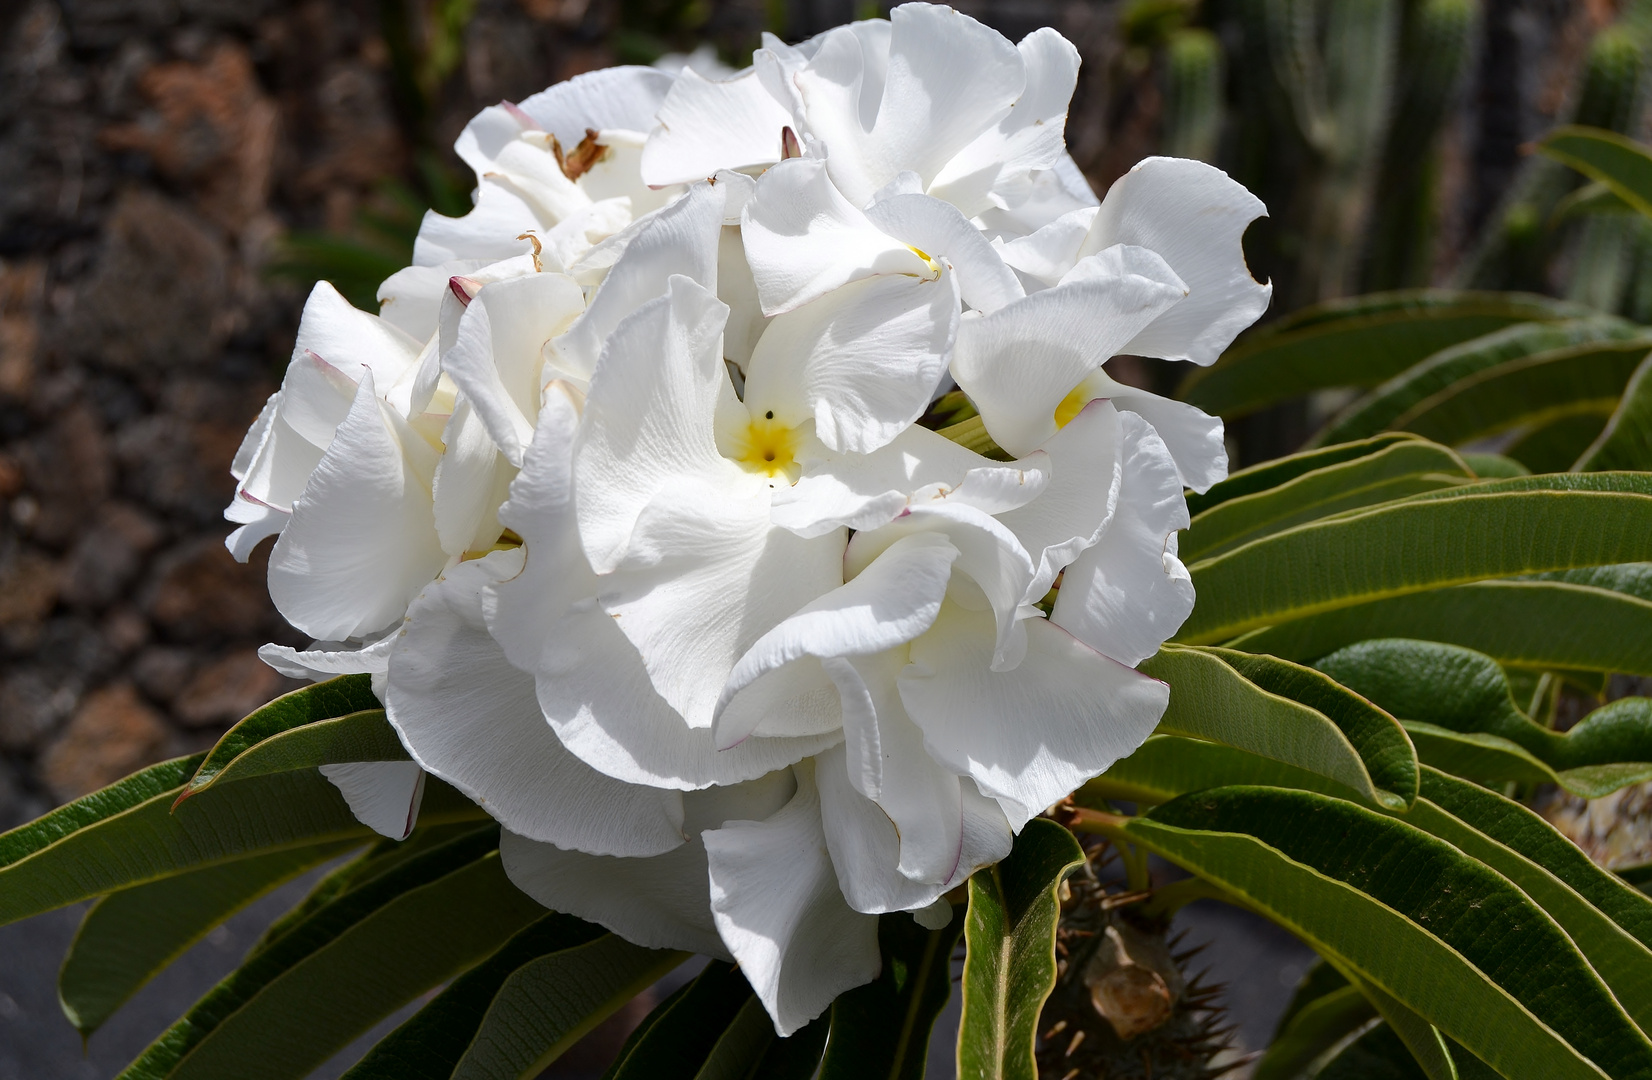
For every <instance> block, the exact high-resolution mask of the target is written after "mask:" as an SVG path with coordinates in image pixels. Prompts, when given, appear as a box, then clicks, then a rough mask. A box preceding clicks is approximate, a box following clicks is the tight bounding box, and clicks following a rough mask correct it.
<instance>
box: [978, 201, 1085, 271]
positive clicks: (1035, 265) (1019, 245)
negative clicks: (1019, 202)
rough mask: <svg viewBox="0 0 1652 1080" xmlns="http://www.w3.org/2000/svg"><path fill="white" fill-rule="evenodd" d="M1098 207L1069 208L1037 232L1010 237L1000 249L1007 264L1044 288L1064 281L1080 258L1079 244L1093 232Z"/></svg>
mask: <svg viewBox="0 0 1652 1080" xmlns="http://www.w3.org/2000/svg"><path fill="white" fill-rule="evenodd" d="M1096 212H1097V211H1096V207H1094V206H1085V207H1081V208H1079V209H1077V210H1071V211H1068V212H1067V213H1065V214H1062V215H1061V216H1060V217H1058V218H1056V219H1055V220H1054V221H1051V222H1049V223H1048V224H1046V225H1043V226H1041V227H1039V229H1038V230H1037V231H1036V232H1033V233H1029V234H1028V235H1026V236H1018V237H1016V238H1014V239H1013V240H1009V241H1006V242H1005V243H1004V245H1003V246H1002V247H1000V248H999V249H998V254H999V257H1001V258H1002V259H1003V260H1004V264H1005V265H1006V266H1008V267H1010V268H1011V269H1012V270H1015V271H1016V272H1017V273H1019V274H1020V275H1022V279H1023V280H1024V281H1025V280H1030V281H1031V282H1032V283H1033V284H1034V285H1037V286H1041V287H1043V288H1049V287H1051V286H1054V285H1057V284H1060V282H1061V279H1062V278H1063V277H1065V276H1066V275H1067V271H1069V270H1071V269H1072V268H1073V264H1074V263H1076V262H1078V251H1079V248H1081V247H1083V246H1084V241H1085V238H1086V237H1088V236H1089V235H1090V225H1091V223H1092V222H1094V221H1095V219H1096Z"/></svg>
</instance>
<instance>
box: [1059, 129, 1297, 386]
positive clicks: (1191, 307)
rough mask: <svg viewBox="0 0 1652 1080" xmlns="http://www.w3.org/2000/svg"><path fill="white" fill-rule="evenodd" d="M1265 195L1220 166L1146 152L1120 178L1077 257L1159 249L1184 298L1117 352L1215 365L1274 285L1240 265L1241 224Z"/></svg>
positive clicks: (1259, 210) (1258, 213) (1256, 212)
mask: <svg viewBox="0 0 1652 1080" xmlns="http://www.w3.org/2000/svg"><path fill="white" fill-rule="evenodd" d="M1267 212H1268V211H1267V207H1265V206H1263V205H1262V200H1260V199H1258V198H1257V197H1256V196H1254V195H1252V194H1251V193H1250V192H1248V191H1246V190H1245V188H1244V185H1242V184H1240V183H1238V182H1236V181H1234V180H1232V179H1230V178H1229V177H1228V175H1227V173H1224V172H1223V171H1222V170H1220V169H1217V168H1214V167H1212V166H1210V165H1206V164H1205V163H1203V162H1201V161H1191V160H1188V159H1186V158H1162V157H1151V158H1147V159H1146V160H1145V161H1142V162H1140V163H1139V164H1137V165H1136V167H1135V168H1133V169H1131V170H1130V171H1129V172H1128V173H1125V174H1124V175H1123V176H1121V177H1119V179H1118V180H1116V181H1115V182H1114V183H1113V186H1112V188H1110V189H1109V190H1108V192H1107V197H1106V198H1105V199H1103V200H1102V203H1101V210H1100V212H1098V213H1097V214H1096V219H1095V223H1094V224H1092V225H1091V226H1090V235H1089V237H1088V238H1086V240H1085V242H1084V246H1083V248H1081V249H1080V251H1079V255H1080V257H1083V256H1085V255H1090V254H1092V253H1094V252H1098V251H1102V250H1104V249H1106V248H1109V247H1111V246H1112V245H1114V244H1135V245H1138V246H1140V247H1145V248H1148V249H1150V250H1152V251H1155V252H1157V253H1158V254H1159V255H1160V256H1161V257H1162V258H1163V259H1164V261H1165V262H1167V263H1169V264H1170V268H1171V269H1172V270H1174V271H1175V272H1176V274H1177V276H1178V277H1180V278H1181V279H1182V280H1183V281H1185V282H1186V283H1187V287H1188V290H1189V291H1188V297H1187V300H1186V301H1185V302H1183V303H1181V304H1178V305H1176V307H1175V308H1174V309H1172V310H1171V311H1169V312H1166V313H1165V314H1164V315H1161V316H1160V317H1159V318H1158V319H1157V320H1155V321H1154V322H1153V324H1152V325H1151V326H1148V327H1147V328H1146V329H1144V330H1143V331H1142V332H1141V333H1140V334H1139V335H1138V336H1137V337H1136V338H1135V339H1134V340H1132V341H1131V342H1130V343H1129V345H1128V346H1127V347H1126V348H1124V349H1122V350H1120V351H1122V352H1128V353H1133V354H1136V355H1139V356H1162V357H1164V358H1166V359H1168V360H1191V361H1193V362H1194V363H1195V364H1212V363H1215V362H1216V358H1217V357H1218V356H1220V355H1221V354H1222V350H1223V349H1225V348H1227V347H1228V345H1229V344H1231V343H1232V341H1233V339H1234V338H1235V337H1237V336H1238V334H1239V331H1241V330H1243V329H1244V328H1245V327H1247V326H1249V325H1250V324H1251V323H1253V322H1255V321H1256V320H1257V319H1258V318H1260V317H1261V315H1262V313H1263V312H1264V311H1266V310H1267V309H1268V300H1269V298H1271V297H1272V296H1273V285H1272V284H1268V285H1259V284H1257V282H1256V280H1255V279H1254V278H1252V277H1251V276H1250V270H1249V269H1247V268H1246V266H1245V250H1244V245H1243V238H1244V235H1245V228H1246V227H1247V226H1248V225H1249V224H1250V223H1251V222H1252V221H1254V220H1256V219H1257V218H1259V217H1262V216H1264V215H1266V214H1267Z"/></svg>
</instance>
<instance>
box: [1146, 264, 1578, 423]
mask: <svg viewBox="0 0 1652 1080" xmlns="http://www.w3.org/2000/svg"><path fill="white" fill-rule="evenodd" d="M1590 314H1592V312H1591V311H1590V309H1588V308H1586V307H1584V306H1583V305H1581V304H1569V303H1566V302H1564V301H1558V300H1550V299H1548V298H1547V297H1540V296H1530V295H1525V294H1521V293H1474V292H1450V291H1446V290H1427V289H1425V290H1419V291H1416V292H1395V293H1375V294H1372V295H1368V296H1359V297H1354V298H1352V299H1349V300H1338V301H1332V302H1330V303H1328V304H1321V305H1319V306H1318V307H1314V308H1309V309H1307V310H1305V311H1301V312H1297V313H1296V314H1294V315H1292V316H1290V317H1289V318H1286V319H1281V320H1280V321H1279V322H1277V323H1275V324H1274V325H1273V326H1271V327H1269V328H1267V329H1266V330H1263V331H1259V332H1257V333H1255V334H1252V335H1250V336H1249V337H1248V338H1246V339H1245V340H1243V341H1241V342H1239V343H1238V344H1237V345H1235V346H1234V347H1232V348H1230V349H1229V350H1228V351H1227V353H1226V354H1225V355H1224V356H1223V357H1222V359H1221V360H1219V361H1217V363H1216V364H1215V365H1214V366H1212V367H1209V368H1204V369H1201V370H1198V371H1195V372H1193V373H1192V374H1191V375H1189V376H1188V377H1187V379H1186V380H1185V381H1184V382H1183V383H1182V385H1181V388H1180V390H1179V391H1178V396H1179V397H1181V398H1182V399H1183V400H1184V401H1189V402H1191V403H1193V404H1194V405H1197V406H1199V407H1200V408H1201V409H1204V410H1205V411H1206V412H1212V413H1217V414H1219V415H1221V416H1224V417H1228V418H1230V419H1231V418H1233V417H1236V416H1242V415H1244V414H1245V413H1248V412H1253V411H1255V410H1257V409H1260V408H1264V407H1266V406H1268V405H1272V404H1274V403H1276V402H1280V401H1288V400H1289V399H1291V398H1294V397H1300V396H1302V395H1304V394H1308V393H1312V392H1313V391H1315V390H1324V389H1327V388H1329V387H1333V386H1376V385H1377V384H1378V383H1380V382H1382V381H1383V380H1384V379H1387V378H1389V377H1391V376H1393V375H1397V374H1399V373H1400V372H1402V371H1404V370H1405V369H1406V368H1408V367H1410V366H1411V365H1412V364H1415V363H1416V362H1417V361H1419V360H1421V359H1423V358H1424V357H1425V356H1429V355H1432V354H1433V353H1436V352H1439V351H1440V350H1441V349H1445V348H1449V347H1450V346H1452V345H1456V344H1457V343H1459V342H1462V341H1468V340H1469V339H1471V338H1477V337H1480V336H1481V335H1482V334H1489V333H1491V332H1493V331H1495V330H1501V329H1502V328H1503V327H1506V326H1509V325H1512V324H1514V323H1523V322H1554V321H1558V320H1561V319H1572V318H1580V317H1584V316H1587V315H1590Z"/></svg>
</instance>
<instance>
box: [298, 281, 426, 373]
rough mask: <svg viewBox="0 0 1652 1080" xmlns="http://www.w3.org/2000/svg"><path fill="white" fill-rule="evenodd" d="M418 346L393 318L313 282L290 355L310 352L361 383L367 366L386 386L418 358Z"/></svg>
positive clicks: (324, 285)
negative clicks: (371, 310) (365, 308)
mask: <svg viewBox="0 0 1652 1080" xmlns="http://www.w3.org/2000/svg"><path fill="white" fill-rule="evenodd" d="M423 345H424V342H422V341H418V340H415V339H414V338H412V337H410V336H409V335H408V334H407V333H406V332H405V331H403V330H401V329H400V328H398V327H397V326H395V325H394V324H393V323H391V322H389V321H387V320H385V319H381V318H379V317H378V316H377V315H369V314H368V313H367V312H365V311H362V310H361V309H360V308H357V307H355V306H353V305H352V304H351V303H350V302H349V301H348V300H346V299H344V297H342V296H340V295H339V294H338V290H337V289H335V288H333V287H332V286H331V285H329V284H328V283H327V282H325V281H318V282H316V286H315V288H314V289H312V290H310V298H309V299H308V300H307V301H305V303H304V315H303V317H302V319H300V321H299V324H298V340H297V341H296V342H295V343H294V345H293V355H294V356H295V357H296V356H298V355H300V354H302V353H304V352H306V351H308V352H310V353H313V354H315V355H316V356H318V357H320V358H321V359H322V360H324V361H326V362H327V363H328V364H330V365H332V366H333V367H334V368H336V369H338V370H339V371H340V372H342V373H343V374H344V377H345V378H347V379H349V380H350V381H351V382H360V381H361V377H362V372H363V371H367V370H370V371H372V373H373V377H374V378H375V379H376V380H377V381H378V382H379V384H380V385H382V386H389V385H391V384H392V383H394V382H395V381H396V380H397V379H399V378H401V376H402V373H403V372H404V371H406V370H407V368H408V367H410V366H411V365H412V364H413V363H414V362H415V361H416V360H417V359H418V357H419V349H420V348H421V347H422V346H423Z"/></svg>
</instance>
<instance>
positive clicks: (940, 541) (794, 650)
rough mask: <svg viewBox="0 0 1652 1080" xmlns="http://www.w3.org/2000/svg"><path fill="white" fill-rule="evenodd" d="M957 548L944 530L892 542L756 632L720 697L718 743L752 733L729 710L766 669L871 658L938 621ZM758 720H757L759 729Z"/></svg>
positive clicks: (909, 638) (726, 744) (724, 742)
mask: <svg viewBox="0 0 1652 1080" xmlns="http://www.w3.org/2000/svg"><path fill="white" fill-rule="evenodd" d="M957 557H958V549H957V548H955V547H953V546H952V543H951V542H950V541H949V540H948V539H947V538H946V537H945V536H944V535H942V534H940V533H933V532H931V533H916V534H913V535H911V536H905V537H902V538H901V539H899V540H897V541H895V542H894V543H893V544H891V545H890V546H889V547H888V548H887V549H885V550H884V552H883V553H882V554H881V555H879V556H878V557H877V558H876V559H874V560H873V561H872V564H871V565H870V566H868V567H867V568H866V569H865V570H863V571H861V572H860V573H859V574H858V575H856V577H855V578H854V579H853V580H852V581H849V582H846V583H844V584H843V585H841V586H839V587H838V588H836V589H833V590H832V591H831V592H829V593H827V594H825V595H824V596H821V597H820V598H818V599H816V600H813V601H811V602H809V603H807V604H805V605H803V607H802V608H800V609H799V610H798V611H797V613H796V614H794V615H791V616H789V617H788V618H786V619H785V620H783V621H782V622H781V623H780V624H779V625H777V626H775V627H774V629H772V630H770V631H769V632H768V633H766V634H764V635H763V636H762V637H760V638H758V639H757V641H756V642H755V643H754V644H753V645H752V647H751V648H750V649H748V650H747V651H746V653H745V655H743V656H742V657H740V661H739V663H737V664H735V665H734V670H733V671H732V672H731V673H730V674H729V677H728V682H727V684H726V685H725V686H724V687H723V690H722V693H721V695H719V697H718V699H717V714H718V718H719V719H718V723H717V724H716V727H715V729H714V730H715V733H716V735H717V741H718V744H719V745H720V746H732V745H734V744H735V743H737V742H739V741H740V740H741V739H743V738H745V737H746V736H747V735H748V734H750V733H751V729H750V728H745V729H742V728H741V727H738V726H736V725H735V724H733V723H731V722H729V720H730V717H729V715H728V714H727V713H726V712H724V710H725V709H726V708H727V707H728V705H729V703H730V702H731V701H732V700H733V699H734V696H735V695H736V694H738V693H739V692H740V691H741V690H744V689H745V688H746V687H748V686H750V685H752V684H753V683H754V682H756V681H757V680H758V679H759V678H760V677H762V676H763V675H765V674H767V673H768V672H771V671H775V670H777V669H778V668H781V667H783V666H785V665H787V664H789V663H791V662H793V661H795V660H800V659H802V658H803V657H805V656H813V657H816V658H818V659H823V658H826V657H839V656H867V655H870V654H872V653H878V652H883V651H884V650H886V649H892V648H894V647H895V646H897V645H903V644H905V643H906V642H908V641H911V640H912V639H913V638H915V637H917V636H918V635H919V634H921V633H923V632H924V631H925V630H927V629H929V626H930V624H931V623H933V622H934V621H935V616H936V615H937V614H939V612H940V610H941V600H942V598H944V597H945V596H946V589H947V583H948V581H949V580H950V579H951V577H952V563H953V560H955V559H957ZM756 719H757V718H755V717H754V718H752V721H751V722H752V726H753V727H755V724H756Z"/></svg>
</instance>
